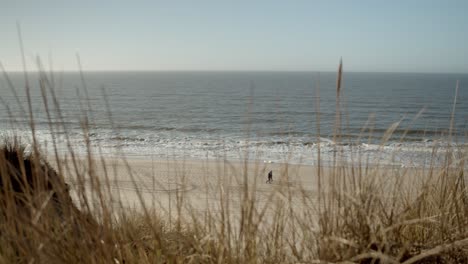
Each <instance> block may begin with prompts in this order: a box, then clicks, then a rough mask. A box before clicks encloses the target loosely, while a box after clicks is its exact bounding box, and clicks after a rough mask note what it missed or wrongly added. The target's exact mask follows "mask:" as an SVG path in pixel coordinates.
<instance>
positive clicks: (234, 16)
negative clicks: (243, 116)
mask: <svg viewBox="0 0 468 264" xmlns="http://www.w3.org/2000/svg"><path fill="white" fill-rule="evenodd" d="M17 23H18V24H19V25H20V28H21V35H22V38H23V43H24V50H25V56H26V61H27V70H37V64H36V63H35V58H36V57H40V58H41V60H42V61H43V64H45V65H46V67H48V68H49V67H50V66H51V67H52V68H53V69H54V70H57V71H76V70H78V69H79V67H78V63H77V54H78V55H79V57H80V58H81V64H82V68H83V70H85V71H107V70H108V71H138V70H145V71H180V70H182V71H336V69H337V67H338V66H337V65H338V63H339V60H340V58H343V62H344V70H345V71H354V72H443V73H468V1H466V0H459V1H455V0H453V1H451V0H447V1H444V0H440V1H431V0H425V1H424V0H405V1H399V0H396V1H383V0H373V1H370V0H369V1H367V0H362V1H346V0H343V1H333V0H329V1H313V0H303V1H301V0H289V1H275V0H270V1H263V0H257V1H255V0H249V1H244V0H237V1H234V0H233V1H223V0H217V1H216V0H212V1H209V0H193V1H188V0H187V1H178V0H173V1H158V0H153V1H138V0H136V1H118V0H114V1H83V0H82V1H68V0H61V1H60V0H57V1H52V0H42V1H36V0H31V1H22V0H0V36H1V38H0V39H1V45H0V62H1V63H2V65H3V67H4V68H5V69H6V70H7V71H22V70H23V66H22V62H21V61H22V60H21V52H20V44H19V43H20V42H19V38H18V30H17Z"/></svg>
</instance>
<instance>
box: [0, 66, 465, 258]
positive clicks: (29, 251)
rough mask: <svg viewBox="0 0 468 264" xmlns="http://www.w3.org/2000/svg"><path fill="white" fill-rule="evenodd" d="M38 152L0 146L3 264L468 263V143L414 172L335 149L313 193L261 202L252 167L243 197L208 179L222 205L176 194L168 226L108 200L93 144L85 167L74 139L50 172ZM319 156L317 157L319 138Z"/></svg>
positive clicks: (157, 215)
mask: <svg viewBox="0 0 468 264" xmlns="http://www.w3.org/2000/svg"><path fill="white" fill-rule="evenodd" d="M339 69H340V70H339V74H338V82H337V118H336V120H337V121H336V122H337V130H336V133H337V134H336V135H335V139H336V140H340V136H339V133H340V128H341V109H340V89H341V83H342V80H341V71H342V66H341V65H340V68H339ZM5 75H6V74H5ZM40 76H41V80H39V81H40V85H41V88H42V91H43V98H44V105H45V111H46V112H47V115H48V117H49V118H50V115H51V114H54V113H55V114H57V116H60V106H59V105H58V103H57V101H56V100H52V102H53V106H49V105H48V102H49V101H47V98H48V97H47V96H46V95H45V94H46V93H50V95H49V96H52V98H54V96H55V94H54V93H53V87H52V85H51V83H50V82H49V81H48V79H47V76H46V74H45V73H42V74H41V75H40ZM27 88H28V87H27ZM27 96H29V94H28V95H27ZM29 108H30V109H31V104H30V101H29ZM30 113H31V116H30V117H31V119H32V112H30ZM319 121H320V119H319V118H318V119H317V122H319ZM31 124H33V122H31ZM86 124H87V123H86V122H84V126H83V130H84V132H85V135H86V133H87V131H88V130H87V127H86ZM31 126H32V127H31V131H32V135H33V139H34V138H35V136H34V125H31ZM51 130H52V132H53V131H54V130H53V128H52V127H51ZM389 133H391V129H389ZM85 142H88V143H89V140H88V139H87V138H85ZM88 148H90V146H89V144H88ZM336 148H337V149H336V152H337V153H339V151H340V149H339V148H340V147H339V146H338V145H337V146H336ZM40 149H41V146H40V145H38V144H37V143H36V140H35V139H34V140H33V143H32V145H30V148H28V151H26V150H25V148H24V146H23V145H21V144H19V143H18V142H17V141H16V140H15V139H8V140H7V141H6V143H4V144H3V145H1V146H0V176H1V178H0V188H1V189H0V210H1V212H0V263H335V262H345V263H406V264H410V263H468V228H467V227H468V194H467V187H466V175H465V167H466V164H465V162H466V160H467V149H454V148H452V149H448V150H446V149H444V151H446V153H445V154H444V155H445V156H446V159H445V163H444V164H443V165H442V166H440V165H439V164H438V165H437V166H436V165H433V164H431V165H429V166H427V167H421V168H395V167H392V168H384V167H382V166H379V164H372V165H371V164H361V162H357V163H355V164H349V163H346V162H342V161H340V159H339V157H338V156H337V157H336V158H335V161H334V166H333V168H331V169H329V170H323V168H321V166H318V167H317V177H318V181H317V184H318V192H317V193H316V194H314V195H312V194H310V192H306V191H297V190H294V191H293V190H291V189H287V191H286V192H282V193H281V196H282V197H283V198H284V199H277V198H276V196H275V195H272V196H271V197H269V198H270V199H269V202H268V204H267V207H264V206H260V205H259V204H258V201H257V200H256V199H255V193H256V186H255V184H254V185H251V184H248V181H247V180H246V179H247V178H252V177H255V176H257V175H247V173H246V172H247V171H248V170H247V169H246V168H244V170H243V171H239V172H238V174H239V175H243V177H244V180H245V181H244V182H243V185H242V186H243V187H242V190H241V194H242V195H241V197H240V198H239V197H231V196H230V195H232V194H230V193H229V192H225V191H224V189H223V186H222V184H219V185H218V186H217V187H216V191H217V192H219V193H220V201H219V203H218V205H219V208H218V210H207V211H206V212H203V213H202V214H200V213H199V212H195V211H193V212H189V214H188V215H184V214H186V213H185V212H184V211H183V210H181V209H180V208H182V207H183V206H186V205H190V201H187V200H186V199H184V197H183V195H184V193H177V194H176V195H177V199H176V205H175V206H176V208H178V210H177V215H176V217H175V221H176V222H175V223H176V224H173V222H172V221H173V219H172V218H169V217H167V216H165V215H164V214H162V213H161V212H155V211H154V208H151V207H150V205H148V204H142V209H141V210H139V211H132V210H119V211H115V209H113V208H114V207H113V206H112V205H111V204H109V201H108V200H107V199H106V194H107V193H109V192H111V190H110V187H109V186H110V185H109V182H108V181H109V180H108V179H109V176H108V175H107V174H110V173H111V171H106V172H105V173H106V175H105V177H104V179H107V180H105V181H102V180H101V179H103V177H98V175H96V173H97V170H96V169H95V168H96V166H99V161H102V162H103V163H104V162H105V160H104V159H102V160H100V159H99V158H98V159H96V158H95V157H94V156H93V155H92V151H89V152H88V156H87V157H86V158H85V159H86V160H87V163H88V166H87V169H86V170H84V171H83V170H81V169H79V168H78V167H79V165H78V162H77V160H78V158H77V157H76V155H75V154H74V153H73V148H72V147H70V149H69V151H70V153H69V155H68V156H69V157H71V162H68V163H65V162H61V157H59V156H58V154H57V153H56V156H55V157H54V158H55V160H56V163H57V164H56V168H52V166H50V165H49V163H47V161H46V160H45V158H44V156H43V155H41V154H40ZM437 151H439V150H438V149H436V148H435V149H434V152H437ZM317 154H318V159H319V160H320V145H319V147H318V153H317ZM355 160H358V161H359V160H361V159H360V157H355ZM68 164H72V165H71V166H68ZM103 165H105V164H103ZM245 166H250V165H249V163H248V162H246V163H245ZM285 166H287V165H285ZM285 171H287V170H285ZM129 173H131V170H129ZM259 173H260V172H259ZM262 173H263V172H262ZM69 175H73V176H72V182H74V183H76V186H73V185H71V186H70V188H72V189H74V191H75V195H74V197H72V196H71V195H70V191H69V188H68V186H67V185H66V184H65V177H66V176H68V177H70V176H69ZM101 176H102V175H101ZM130 176H131V175H130ZM283 176H285V177H286V175H280V176H277V178H279V179H280V178H282V177H283ZM132 179H133V178H132ZM85 182H88V183H90V184H88V185H86V184H85ZM89 192H92V193H93V195H90V194H89ZM293 192H294V193H293ZM298 196H299V199H297V197H298ZM91 197H93V199H91ZM72 198H73V201H72ZM230 199H240V200H241V206H240V207H239V208H238V209H236V210H238V212H236V215H237V216H240V217H232V214H233V213H232V210H233V209H232V208H230V207H229V200H230ZM141 202H142V203H143V199H141ZM298 202H300V203H301V204H302V205H301V207H299V208H298V207H297V206H296V205H297V204H296V203H298ZM188 207H189V206H188Z"/></svg>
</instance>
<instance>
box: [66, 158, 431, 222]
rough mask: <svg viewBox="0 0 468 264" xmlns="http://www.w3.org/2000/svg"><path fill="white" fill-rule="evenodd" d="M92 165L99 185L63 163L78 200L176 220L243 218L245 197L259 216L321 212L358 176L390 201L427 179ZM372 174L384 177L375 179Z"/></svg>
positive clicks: (310, 169) (165, 163)
mask: <svg viewBox="0 0 468 264" xmlns="http://www.w3.org/2000/svg"><path fill="white" fill-rule="evenodd" d="M93 162H94V164H95V166H94V169H93V172H92V173H93V174H94V175H96V177H92V178H93V179H97V180H98V181H96V180H94V181H92V180H90V179H91V178H90V177H89V176H87V177H85V178H83V179H82V180H80V179H77V178H76V177H75V175H76V170H75V168H74V167H73V163H72V162H70V161H67V162H65V163H63V164H67V165H68V166H69V167H68V168H64V169H65V171H66V173H65V175H67V179H66V180H67V182H69V184H70V186H71V190H72V197H73V195H74V197H75V198H76V200H77V196H76V191H77V190H79V189H80V188H82V187H84V189H82V190H86V193H87V195H88V198H90V201H92V203H94V204H95V205H99V204H100V203H99V202H100V200H105V201H106V203H107V204H110V206H111V207H112V209H114V210H113V211H114V212H118V211H119V210H128V209H136V210H141V209H143V205H144V207H145V208H146V209H155V210H156V211H158V212H163V213H168V214H170V215H174V214H175V212H177V210H178V209H179V212H182V213H184V214H185V213H189V214H191V213H194V212H198V213H206V212H208V211H209V212H210V213H216V212H217V211H221V205H225V207H224V208H229V211H230V214H233V215H236V214H239V213H240V211H241V210H240V207H241V205H242V202H243V201H244V198H245V196H246V195H248V196H249V198H251V199H254V200H255V201H256V207H257V208H258V210H261V209H262V208H264V207H265V206H270V205H271V204H274V203H277V202H280V201H283V202H284V203H285V204H288V205H290V206H291V207H294V208H295V209H297V210H301V207H304V206H308V207H310V208H317V206H318V203H317V199H318V194H319V190H321V192H322V193H326V192H328V191H327V190H329V189H330V188H329V186H335V187H338V186H337V185H336V183H334V180H333V178H334V179H335V180H337V179H338V178H339V177H346V179H347V182H349V184H358V182H362V178H360V179H359V178H354V177H353V176H352V175H353V174H356V175H365V174H368V175H377V174H378V175H379V176H378V177H372V178H373V179H374V180H375V179H378V180H379V181H381V183H382V184H380V185H379V186H382V195H389V196H390V195H391V194H392V193H393V190H392V189H390V187H389V188H388V189H386V187H385V186H393V188H394V187H395V184H393V183H394V181H396V180H400V181H403V182H404V184H401V186H403V187H404V186H413V187H414V182H415V181H419V182H421V177H415V175H420V174H422V171H421V170H420V169H418V170H415V169H401V168H399V169H398V168H395V169H392V168H385V169H382V168H367V170H368V172H365V171H364V170H365V169H366V168H362V171H361V172H358V170H359V167H355V168H354V171H353V170H351V169H350V168H346V169H345V168H337V167H334V168H332V167H322V168H321V177H320V180H319V177H318V171H317V167H315V166H310V165H299V164H287V163H265V162H264V161H250V162H239V161H213V160H151V159H144V158H119V159H117V158H106V159H100V160H99V159H96V160H94V161H93ZM78 163H79V165H78V166H77V167H78V172H79V174H80V175H86V174H87V172H88V171H89V166H88V165H87V164H88V163H87V161H86V160H83V159H82V160H78ZM373 169H374V170H375V171H378V172H379V173H375V174H374V173H372V170H373ZM270 170H271V171H273V180H274V181H273V183H272V184H269V183H266V180H267V174H268V172H269V171H270ZM333 175H334V176H335V177H333ZM343 175H346V176H343ZM408 175H411V176H413V177H409V176H408ZM337 182H338V181H337ZM98 185H100V186H101V187H102V188H101V190H103V192H102V196H101V197H103V198H100V196H99V195H98V194H96V192H93V191H91V190H93V189H96V188H95V186H98ZM403 187H402V188H403ZM338 188H349V186H341V187H338ZM245 190H248V192H246V191H245ZM401 191H402V190H399V193H400V195H401V193H402V192H401ZM227 203H229V204H228V205H227ZM226 205H227V206H226Z"/></svg>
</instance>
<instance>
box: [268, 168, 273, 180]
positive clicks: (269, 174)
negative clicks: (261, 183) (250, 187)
mask: <svg viewBox="0 0 468 264" xmlns="http://www.w3.org/2000/svg"><path fill="white" fill-rule="evenodd" d="M272 182H273V171H270V172H269V173H268V180H267V183H272Z"/></svg>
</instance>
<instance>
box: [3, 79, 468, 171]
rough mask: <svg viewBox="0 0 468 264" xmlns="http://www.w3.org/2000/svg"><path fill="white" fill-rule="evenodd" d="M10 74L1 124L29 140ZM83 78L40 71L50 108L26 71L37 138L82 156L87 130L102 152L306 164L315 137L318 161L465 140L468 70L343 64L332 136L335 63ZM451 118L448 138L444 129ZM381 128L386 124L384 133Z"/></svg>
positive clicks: (420, 153) (400, 157) (19, 93)
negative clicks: (365, 69)
mask: <svg viewBox="0 0 468 264" xmlns="http://www.w3.org/2000/svg"><path fill="white" fill-rule="evenodd" d="M8 76H9V77H8V78H6V77H3V78H1V81H0V93H1V94H0V97H1V101H0V103H1V108H0V109H1V112H0V134H1V136H2V137H8V136H11V135H12V134H15V135H19V136H21V137H23V138H24V141H25V142H27V141H28V138H30V135H31V128H30V123H29V121H30V118H29V114H28V111H29V110H28V106H27V97H26V91H25V79H24V75H23V73H9V74H8ZM83 76H84V82H83V80H82V79H81V77H80V74H79V73H54V74H53V75H51V76H50V75H49V76H48V78H47V79H48V80H47V82H45V83H44V84H45V87H47V88H46V90H47V91H46V93H47V95H46V97H45V98H46V100H47V104H48V109H49V113H50V116H49V117H48V115H47V114H46V111H45V110H46V106H45V104H44V97H43V96H42V94H41V85H40V81H39V76H38V74H37V73H30V74H29V76H28V79H29V84H30V87H31V89H30V92H31V104H32V113H33V117H34V122H35V130H36V135H37V139H38V140H39V141H40V142H41V143H42V145H43V146H44V148H45V149H46V150H47V151H52V146H53V142H54V140H55V142H56V144H57V146H58V148H59V151H60V152H66V151H67V148H68V144H67V142H69V143H70V145H72V146H73V149H74V151H76V152H78V153H81V154H85V153H86V151H87V148H86V141H85V138H86V137H85V135H89V140H90V145H91V146H92V147H93V151H94V152H96V153H99V154H102V155H115V154H118V153H123V154H125V155H129V156H135V157H145V158H149V157H151V158H155V159H161V158H164V159H166V158H169V159H174V158H175V159H178V158H185V159H207V158H208V159H219V158H222V159H232V160H237V159H244V158H246V157H247V158H249V159H260V160H265V161H266V162H286V161H287V162H293V163H304V164H315V163H316V162H317V150H318V145H319V144H318V143H319V142H320V149H321V157H322V159H323V161H324V162H330V161H331V160H332V158H333V157H334V156H338V157H340V158H342V159H344V160H347V161H350V162H353V160H355V159H356V157H357V156H358V155H359V156H361V158H362V157H364V158H365V159H366V160H369V162H383V163H387V164H395V165H401V166H419V165H421V164H427V163H428V162H429V161H430V160H431V159H434V158H431V153H432V151H433V150H434V147H437V148H438V149H439V150H441V151H439V152H443V151H442V150H444V149H446V148H447V147H464V146H466V135H467V131H468V130H467V123H468V75H467V74H410V73H344V75H343V83H342V88H341V95H340V98H341V100H340V105H339V110H340V112H341V113H342V115H341V122H340V123H341V129H340V131H341V132H340V135H341V136H340V137H336V136H334V135H335V132H336V130H337V126H336V124H337V118H336V112H337V103H336V73H315V72H85V73H84V74H83ZM457 80H458V81H459V89H458V96H457V97H456V104H455V105H454V100H455V93H456V83H457ZM10 82H11V85H10ZM49 86H53V91H54V93H55V96H51V92H50V89H49ZM12 87H13V89H12ZM15 93H16V95H15ZM54 98H56V102H55V101H54ZM57 106H59V108H60V111H56V109H57ZM454 106H455V115H454V118H453V121H452V118H451V113H452V109H453V107H454ZM59 112H60V113H59ZM49 118H50V119H49ZM451 122H452V123H453V126H452V127H453V129H452V131H451V134H452V135H453V136H452V137H448V134H449V132H450V131H449V128H450V127H451ZM84 124H86V125H85V126H84ZM83 127H86V129H83ZM389 128H391V129H392V130H393V133H392V136H391V137H389V138H387V137H386V136H385V135H386V131H387V130H388V129H389ZM465 149H466V148H465ZM435 159H441V160H442V157H436V158H435Z"/></svg>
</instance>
